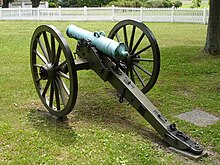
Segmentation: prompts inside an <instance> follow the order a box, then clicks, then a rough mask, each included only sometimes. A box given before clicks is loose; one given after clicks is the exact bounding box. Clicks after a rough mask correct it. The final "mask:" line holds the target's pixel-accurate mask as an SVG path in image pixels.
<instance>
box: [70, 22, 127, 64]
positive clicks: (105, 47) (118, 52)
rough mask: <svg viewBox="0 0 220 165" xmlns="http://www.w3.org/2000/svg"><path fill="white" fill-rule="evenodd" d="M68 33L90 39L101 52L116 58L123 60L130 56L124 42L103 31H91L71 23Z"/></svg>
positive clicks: (71, 35)
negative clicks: (106, 34)
mask: <svg viewBox="0 0 220 165" xmlns="http://www.w3.org/2000/svg"><path fill="white" fill-rule="evenodd" d="M66 34H67V36H68V37H70V38H74V39H76V40H82V39H85V40H90V41H91V42H92V44H93V45H94V46H95V47H96V48H97V49H98V50H99V51H100V52H101V53H103V54H105V55H107V56H109V57H113V58H114V59H116V60H123V59H124V58H126V57H127V56H128V51H127V47H126V45H125V44H124V43H119V42H117V41H114V40H112V39H109V38H107V37H105V36H103V35H102V34H103V32H102V33H99V32H90V31H87V30H84V29H81V28H79V27H77V26H75V25H70V26H68V27H67V30H66Z"/></svg>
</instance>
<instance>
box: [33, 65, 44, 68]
mask: <svg viewBox="0 0 220 165" xmlns="http://www.w3.org/2000/svg"><path fill="white" fill-rule="evenodd" d="M33 66H35V67H38V68H40V67H42V66H43V65H40V64H34V65H33Z"/></svg>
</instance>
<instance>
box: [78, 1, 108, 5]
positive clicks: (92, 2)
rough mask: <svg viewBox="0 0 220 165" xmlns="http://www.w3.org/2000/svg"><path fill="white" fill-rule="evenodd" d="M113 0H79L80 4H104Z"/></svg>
mask: <svg viewBox="0 0 220 165" xmlns="http://www.w3.org/2000/svg"><path fill="white" fill-rule="evenodd" d="M110 1H112V0H77V3H78V5H79V6H102V5H106V4H108V3H109V2H110Z"/></svg>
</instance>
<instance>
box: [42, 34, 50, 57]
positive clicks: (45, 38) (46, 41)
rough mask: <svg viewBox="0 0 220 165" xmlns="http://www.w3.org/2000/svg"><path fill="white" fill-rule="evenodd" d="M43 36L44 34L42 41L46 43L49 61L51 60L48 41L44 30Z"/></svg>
mask: <svg viewBox="0 0 220 165" xmlns="http://www.w3.org/2000/svg"><path fill="white" fill-rule="evenodd" d="M43 36H44V41H45V45H46V48H47V54H48V59H49V61H51V51H50V44H49V41H48V37H47V33H46V32H45V31H44V32H43ZM41 49H42V48H41Z"/></svg>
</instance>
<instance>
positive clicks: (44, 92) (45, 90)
mask: <svg viewBox="0 0 220 165" xmlns="http://www.w3.org/2000/svg"><path fill="white" fill-rule="evenodd" d="M50 84H51V81H50V80H48V81H47V83H46V86H45V88H44V90H43V92H42V97H43V98H45V95H46V93H47V91H48V89H49V87H50Z"/></svg>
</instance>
